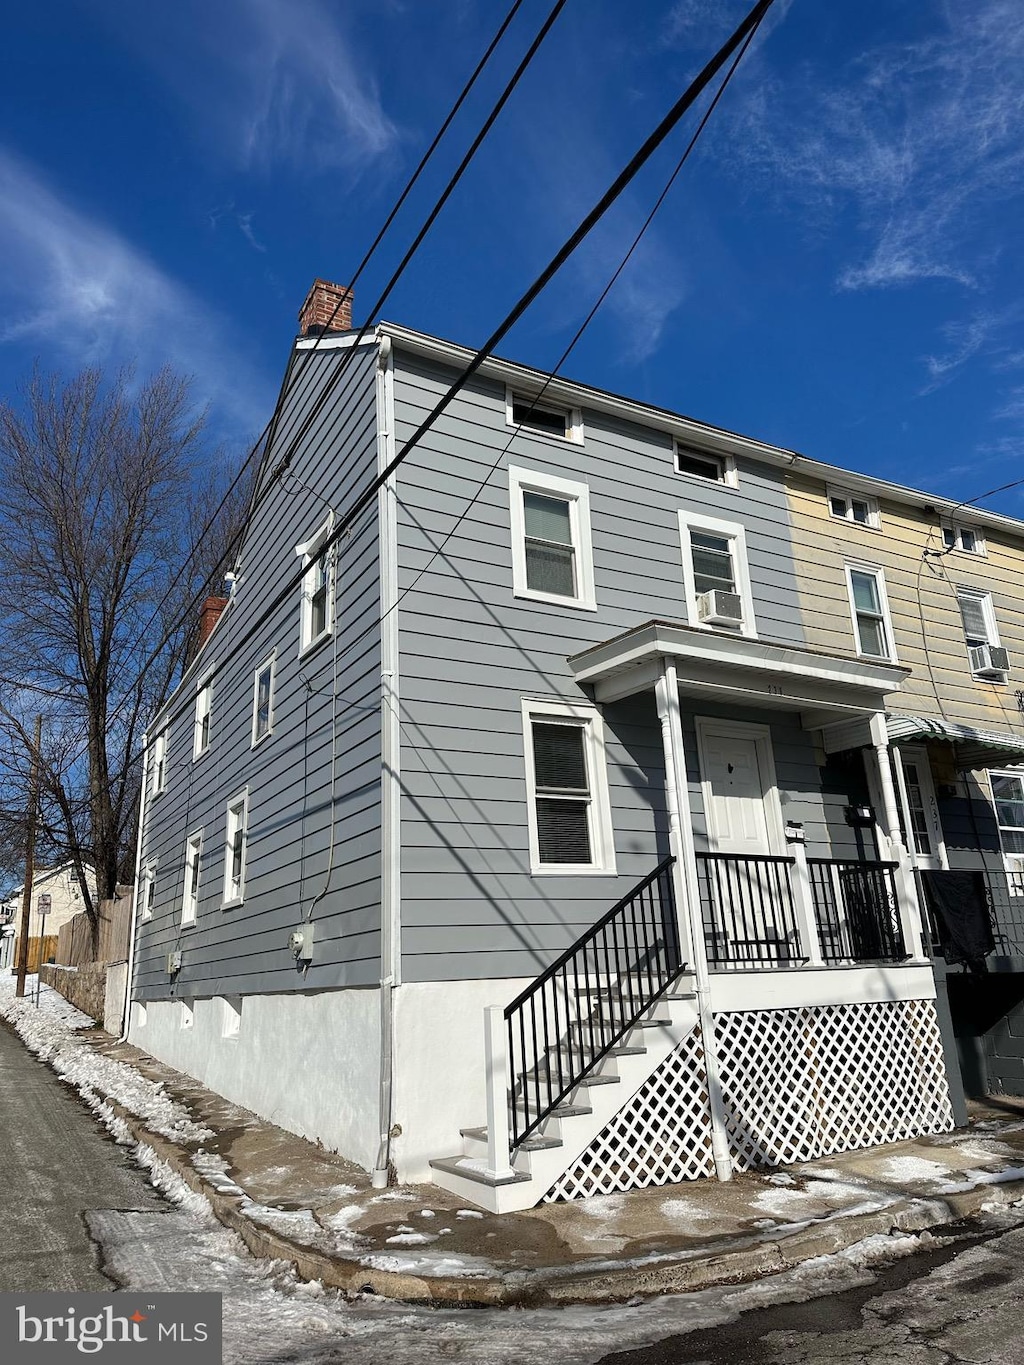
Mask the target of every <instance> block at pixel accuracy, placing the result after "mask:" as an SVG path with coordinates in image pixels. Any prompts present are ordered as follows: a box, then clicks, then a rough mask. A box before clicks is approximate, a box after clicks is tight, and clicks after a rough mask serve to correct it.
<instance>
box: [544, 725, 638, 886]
mask: <svg viewBox="0 0 1024 1365" xmlns="http://www.w3.org/2000/svg"><path fill="white" fill-rule="evenodd" d="M522 705H523V752H524V755H525V758H526V810H527V820H528V824H529V834H530V872H531V873H532V874H533V876H535V877H593V876H601V877H608V876H614V875H615V837H614V832H613V830H612V811H611V800H610V798H609V795H608V766H607V758H606V754H605V742H604V722H603V719H602V716H601V712H600V711H599V710H598V709H597V707H596V706H587V705H584V704H582V703H580V702H564V701H551V700H546V701H545V700H539V699H538V700H531V699H530V698H524V699H523V704H522ZM549 717H550V718H553V719H556V720H574V721H577V722H579V724H580V728H581V729H582V730H583V743H584V746H585V753H586V758H587V776H588V778H589V780H590V854H591V859H592V861H591V862H589V863H542V862H541V860H540V839H539V836H538V833H537V795H536V788H537V782H536V772H535V769H534V763H533V727H532V722H533V720H535V719H537V720H541V721H543V720H544V719H546V718H549Z"/></svg>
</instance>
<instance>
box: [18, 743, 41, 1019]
mask: <svg viewBox="0 0 1024 1365" xmlns="http://www.w3.org/2000/svg"><path fill="white" fill-rule="evenodd" d="M42 742H43V718H42V716H36V742H35V744H34V745H33V747H32V767H31V768H30V769H29V779H28V818H27V820H26V822H25V891H24V894H23V895H22V898H21V933H20V936H19V938H18V987H17V991H16V992H15V993H16V994H17V995H19V996H23V995H24V994H25V977H26V975H27V973H28V930H29V917H30V915H31V913H32V876H33V873H34V872H35V860H36V822H37V820H38V819H39V750H40V748H41V747H42ZM42 946H43V945H42V944H41V943H40V945H39V949H40V953H42ZM37 970H38V967H37Z"/></svg>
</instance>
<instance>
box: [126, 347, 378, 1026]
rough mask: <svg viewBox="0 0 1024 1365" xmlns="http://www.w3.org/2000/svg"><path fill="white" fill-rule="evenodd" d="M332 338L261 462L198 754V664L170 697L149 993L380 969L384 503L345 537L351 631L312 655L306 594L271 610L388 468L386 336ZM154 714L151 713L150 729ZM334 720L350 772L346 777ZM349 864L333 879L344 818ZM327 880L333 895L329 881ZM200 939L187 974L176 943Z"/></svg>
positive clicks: (156, 825) (370, 973)
mask: <svg viewBox="0 0 1024 1365" xmlns="http://www.w3.org/2000/svg"><path fill="white" fill-rule="evenodd" d="M348 355H349V353H348V352H345V351H339V350H333V351H325V352H322V353H317V354H315V355H314V356H312V357H311V358H310V360H309V363H308V364H307V365H306V366H305V367H304V369H303V371H302V374H301V378H300V379H299V382H298V384H297V386H296V389H295V392H294V394H293V395H292V397H291V398H290V399H289V401H288V403H287V404H286V407H285V410H284V412H283V413H282V415H281V418H280V420H279V422H278V424H277V427H276V430H275V432H274V436H273V444H272V447H271V449H270V450H269V452H268V454H267V456H266V457H265V459H264V462H263V469H262V472H261V478H260V486H261V494H260V497H259V498H258V499H257V503H258V507H257V510H256V512H255V515H254V516H253V519H252V521H251V524H250V526H249V528H248V530H247V534H246V538H245V542H244V544H243V547H242V553H241V564H240V569H239V580H238V586H237V589H236V598H235V601H234V602H233V603H232V606H231V608H230V610H229V612H228V613H227V614H226V615H225V617H224V618H223V621H222V622H221V624H220V625H219V626H218V628H217V630H216V632H215V633H214V635H213V637H212V638H211V640H210V642H209V644H208V645H207V647H206V649H205V650H204V651H203V655H202V658H201V663H200V667H199V670H198V672H197V674H196V675H195V677H196V678H202V677H203V676H204V675H205V673H206V672H207V671H208V670H209V669H210V668H213V667H216V668H217V669H218V671H217V673H216V676H215V677H214V681H213V710H212V717H211V745H210V749H209V750H208V752H207V753H206V754H204V755H203V756H202V757H200V758H199V759H197V760H193V757H192V734H193V705H194V696H195V679H194V678H190V679H189V680H188V681H187V683H186V684H185V685H184V686H183V687H182V688H181V689H180V691H179V693H178V695H177V696H176V697H175V698H174V699H173V700H172V703H171V706H170V708H169V709H170V714H171V717H172V720H171V731H170V734H171V740H170V749H169V778H168V789H167V791H166V792H165V793H164V794H163V795H162V796H160V797H157V798H156V799H155V800H153V801H151V802H150V804H149V808H148V810H147V817H146V822H145V830H144V834H143V860H144V862H148V861H150V860H152V859H156V860H157V877H156V906H155V914H154V916H153V919H152V920H151V921H148V922H145V923H143V925H142V928H141V932H140V941H139V951H138V969H137V978H136V981H137V990H136V994H137V995H139V996H140V997H141V998H150V999H152V998H160V997H166V996H167V995H169V994H176V995H179V996H184V997H189V996H196V995H220V994H247V993H252V992H264V991H292V990H309V989H324V988H329V987H336V986H342V985H365V984H370V983H372V982H374V981H376V980H378V979H379V974H380V964H379V955H380V936H379V935H380V715H379V680H380V634H379V629H378V627H377V625H376V621H377V618H378V616H379V611H380V586H379V583H380V578H379V546H378V529H377V519H376V507H375V505H374V506H372V507H371V508H368V509H367V511H366V512H365V513H364V514H363V515H362V516H361V517H360V519H359V521H358V522H357V524H356V525H355V526H354V527H353V529H352V531H351V533H350V534H349V535H348V536H347V537H345V538H344V539H342V540H341V541H340V542H339V545H338V548H337V557H336V570H335V575H336V585H337V587H336V623H337V624H336V634H335V637H333V638H332V639H330V640H328V641H327V642H326V643H325V644H323V645H322V646H320V647H318V648H317V649H315V650H313V651H310V652H309V653H307V654H306V655H305V656H304V657H301V658H300V657H299V645H300V639H299V592H298V590H294V591H291V592H289V593H288V594H287V597H286V599H285V600H284V601H283V602H282V604H281V606H280V607H279V608H278V609H277V610H276V611H275V612H274V614H273V615H272V616H271V618H270V619H269V620H268V621H267V622H265V623H263V624H261V623H260V622H259V618H260V617H261V616H262V615H263V613H264V612H265V610H266V608H267V606H268V604H269V603H270V602H271V601H272V600H273V599H274V598H275V596H277V595H278V593H280V592H281V591H282V590H283V589H284V587H285V586H286V585H287V584H288V583H289V581H290V580H291V578H292V577H293V576H294V575H295V574H296V573H297V571H298V569H299V568H300V561H299V559H298V558H297V556H296V554H295V546H296V545H297V544H299V543H301V542H302V541H305V540H307V539H308V538H309V537H310V535H311V534H312V533H313V532H314V531H315V530H316V529H317V528H318V527H319V526H320V525H321V524H322V522H323V520H324V518H325V516H326V514H327V508H328V506H330V507H333V508H334V509H335V511H336V513H338V514H341V513H343V512H345V511H346V510H347V508H348V507H349V505H350V504H351V502H352V501H353V499H354V497H355V496H356V495H357V494H358V493H359V492H361V491H362V489H364V488H365V487H366V486H367V485H368V484H369V483H370V481H371V480H372V479H373V477H374V476H375V473H376V459H377V451H376V440H377V437H376V392H375V368H374V367H375V358H376V350H375V348H374V349H367V350H365V351H363V352H360V353H359V354H357V355H355V356H354V357H352V359H351V360H350V361H348V362H347V363H346V359H345V358H346V357H347V356H348ZM342 365H345V366H346V368H345V370H344V373H343V376H342V378H341V379H340V381H339V382H338V384H337V387H336V388H335V390H334V392H333V394H332V396H331V398H330V401H329V402H328V403H327V405H326V407H325V410H324V412H323V413H322V414H321V415H320V416H319V417H318V418H317V419H316V420H315V421H314V423H313V424H312V426H311V428H310V431H309V433H308V435H307V436H306V437H305V438H304V439H303V440H302V441H301V443H300V444H299V446H298V448H297V449H296V451H295V453H294V455H293V457H292V460H291V464H290V468H289V472H288V473H287V474H286V475H285V476H284V477H283V478H279V479H277V480H271V478H270V475H271V471H272V470H273V469H274V468H275V466H276V465H277V463H278V461H279V460H280V458H281V456H282V454H283V453H284V452H285V450H286V448H287V446H288V444H289V442H290V441H291V440H292V438H293V436H294V435H295V433H296V432H297V431H298V429H299V427H300V425H301V423H302V421H303V419H304V416H305V414H306V413H307V412H308V411H309V410H310V405H311V403H313V402H314V401H315V399H316V397H317V396H318V395H319V394H322V393H323V392H324V391H325V388H326V386H327V384H328V383H329V381H330V379H331V377H332V376H334V375H337V374H338V373H339V372H340V369H341V366H342ZM272 650H276V677H275V695H274V727H273V733H272V735H271V737H270V738H269V739H267V740H265V741H264V742H263V743H261V744H260V745H258V746H257V747H256V748H253V747H252V744H251V722H252V700H253V679H254V673H255V670H256V668H257V667H258V666H259V665H260V664H261V663H262V662H263V661H264V660H265V659H266V658H267V657H268V655H269V654H270V653H271V651H272ZM155 728H156V727H151V734H152V733H155ZM332 735H333V740H334V749H335V756H334V781H333V789H332V761H331V750H332ZM246 787H247V788H248V793H249V824H248V840H247V850H246V876H245V900H244V903H243V904H242V905H236V906H229V907H227V908H224V907H223V906H222V903H221V891H222V884H223V874H224V855H225V848H224V845H225V839H226V807H227V803H228V801H229V800H230V799H231V798H233V797H234V796H236V795H237V794H238V793H240V792H241V791H242V789H243V788H246ZM332 827H333V834H334V855H333V867H332V868H331V870H330V877H329V880H328V859H329V845H330V841H331V831H332ZM200 828H201V829H202V831H203V838H204V844H203V859H202V864H201V878H200V903H199V913H198V917H197V922H196V924H195V925H194V926H192V927H188V928H184V929H183V928H182V926H181V903H182V895H183V889H184V857H185V841H186V839H187V837H188V836H189V835H190V834H191V833H192V832H194V831H196V830H198V829H200ZM325 887H326V894H324V895H322V896H320V893H321V892H322V891H324V889H325ZM318 896H319V897H320V898H319V899H318V901H317V904H316V907H315V910H314V912H313V913H314V919H315V921H316V948H315V957H314V961H313V963H312V964H311V966H310V967H309V969H308V971H306V972H301V971H298V970H297V969H296V966H295V963H294V960H293V958H292V956H291V954H290V952H289V951H288V949H287V940H288V936H289V934H290V932H291V930H292V929H293V928H295V927H296V925H297V924H298V923H299V922H300V919H301V918H302V917H303V916H304V915H305V914H307V913H308V912H309V909H310V906H311V905H312V903H313V901H314V899H315V898H317V897H318ZM172 949H181V950H182V951H183V953H184V967H183V970H182V972H181V975H180V977H179V978H178V981H177V983H176V984H175V985H174V987H173V988H172V987H171V986H170V984H169V982H168V978H167V975H166V971H165V955H166V953H168V952H169V951H171V950H172Z"/></svg>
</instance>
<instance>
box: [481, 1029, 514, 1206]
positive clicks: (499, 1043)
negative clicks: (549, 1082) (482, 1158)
mask: <svg viewBox="0 0 1024 1365" xmlns="http://www.w3.org/2000/svg"><path fill="white" fill-rule="evenodd" d="M484 1067H485V1071H486V1079H487V1168H488V1169H487V1174H488V1175H490V1176H492V1177H494V1178H496V1179H507V1178H508V1177H509V1176H511V1175H514V1174H515V1171H514V1170H513V1168H512V1163H511V1162H510V1160H509V1152H510V1151H511V1146H512V1141H511V1136H510V1133H509V1114H508V1105H509V1090H508V1048H507V1047H506V1045H505V1011H504V1010H503V1009H502V1008H501V1006H500V1005H488V1006H487V1008H486V1009H485V1010H484Z"/></svg>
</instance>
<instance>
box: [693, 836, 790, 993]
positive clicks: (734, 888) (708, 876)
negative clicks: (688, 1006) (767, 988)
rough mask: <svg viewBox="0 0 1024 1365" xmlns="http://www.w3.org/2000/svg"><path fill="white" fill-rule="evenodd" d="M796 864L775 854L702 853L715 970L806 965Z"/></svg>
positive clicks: (700, 873)
mask: <svg viewBox="0 0 1024 1365" xmlns="http://www.w3.org/2000/svg"><path fill="white" fill-rule="evenodd" d="M795 861H796V860H795V859H794V858H785V857H782V856H780V855H776V854H758V855H755V856H749V855H747V854H744V853H698V854H697V885H698V887H699V890H700V906H701V916H702V919H703V922H704V942H705V944H706V945H707V955H708V965H709V966H710V967H712V968H715V969H718V970H728V969H737V968H742V967H749V966H759V967H785V966H795V965H797V964H799V963H801V962H805V961H806V957H805V956H804V949H803V945H802V944H801V942H800V930H799V927H798V923H797V915H796V907H795V904H794V900H793V883H792V876H791V869H792V868H793V866H794V863H795Z"/></svg>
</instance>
